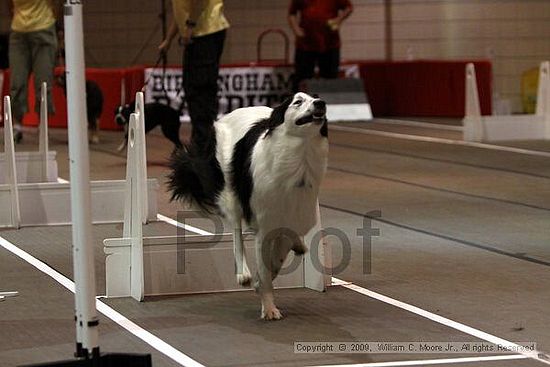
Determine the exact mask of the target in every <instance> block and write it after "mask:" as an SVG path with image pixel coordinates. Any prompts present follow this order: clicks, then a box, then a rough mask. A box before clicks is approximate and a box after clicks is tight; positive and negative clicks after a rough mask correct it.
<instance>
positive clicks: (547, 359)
mask: <svg viewBox="0 0 550 367" xmlns="http://www.w3.org/2000/svg"><path fill="white" fill-rule="evenodd" d="M161 217H162V218H164V219H161ZM159 219H160V220H163V221H165V222H166V223H169V224H172V225H174V226H178V225H179V226H184V225H183V224H181V223H178V222H177V221H175V220H174V219H171V218H168V217H166V216H164V215H162V216H161V215H159ZM183 228H185V227H183ZM186 229H188V228H186ZM188 230H189V231H191V232H193V230H191V229H188ZM200 231H201V232H202V233H199V234H205V235H208V236H212V235H213V233H210V232H207V231H204V230H202V229H201V230H200ZM195 233H198V232H195ZM331 282H332V284H334V285H339V286H342V287H344V288H347V289H349V290H352V291H354V292H357V293H360V294H362V295H364V296H367V297H371V298H374V299H376V300H378V301H381V302H384V303H387V304H389V305H392V306H395V307H398V308H401V309H403V310H405V311H409V312H412V313H414V314H416V315H418V316H422V317H424V318H427V319H429V320H432V321H434V322H437V323H439V324H442V325H445V326H447V327H450V328H452V329H455V330H458V331H461V332H463V333H465V334H469V335H472V336H475V337H477V338H479V339H482V340H485V341H488V342H490V343H493V344H500V345H502V346H505V347H509V348H514V349H519V350H522V349H523V348H521V346H520V345H518V344H516V343H513V342H511V341H508V340H506V339H502V338H499V337H498V336H494V335H491V334H488V333H486V332H484V331H481V330H477V329H474V328H473V327H470V326H467V325H464V324H461V323H459V322H456V321H453V320H451V319H448V318H446V317H443V316H439V315H436V314H434V313H432V312H429V311H426V310H424V309H422V308H419V307H416V306H413V305H409V304H408V303H405V302H401V301H398V300H396V299H393V298H391V297H388V296H384V295H383V294H380V293H376V292H374V291H371V290H368V289H366V288H363V287H360V286H358V285H355V284H353V283H350V282H347V281H345V280H342V279H338V278H335V277H332V279H331ZM519 353H520V354H521V355H523V356H525V358H531V359H534V360H537V361H539V362H542V363H546V364H549V365H550V356H548V355H546V354H544V353H542V352H539V351H532V352H531V351H523V350H522V351H520V352H519Z"/></svg>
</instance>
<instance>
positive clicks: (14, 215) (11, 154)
mask: <svg viewBox="0 0 550 367" xmlns="http://www.w3.org/2000/svg"><path fill="white" fill-rule="evenodd" d="M4 150H5V157H6V158H5V159H6V171H7V172H6V173H7V174H6V183H7V184H8V185H9V186H10V198H11V223H12V226H13V227H15V228H19V227H21V209H20V207H19V187H18V186H17V169H16V167H15V147H14V144H13V122H12V119H11V101H10V97H9V96H5V97H4Z"/></svg>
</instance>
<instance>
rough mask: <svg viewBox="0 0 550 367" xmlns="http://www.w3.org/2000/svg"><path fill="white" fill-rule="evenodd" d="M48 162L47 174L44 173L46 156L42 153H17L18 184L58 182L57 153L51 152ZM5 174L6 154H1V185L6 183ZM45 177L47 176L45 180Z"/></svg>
mask: <svg viewBox="0 0 550 367" xmlns="http://www.w3.org/2000/svg"><path fill="white" fill-rule="evenodd" d="M46 161H47V163H46V164H47V165H48V169H47V173H43V172H42V167H43V165H44V155H43V154H42V153H40V152H16V153H15V168H16V170H17V182H19V183H36V182H56V181H57V177H58V176H59V175H58V170H57V152H56V151H49V152H48V155H47V158H46ZM5 172H7V164H6V154H5V153H0V184H5V183H6V176H5ZM44 176H46V177H45V179H44Z"/></svg>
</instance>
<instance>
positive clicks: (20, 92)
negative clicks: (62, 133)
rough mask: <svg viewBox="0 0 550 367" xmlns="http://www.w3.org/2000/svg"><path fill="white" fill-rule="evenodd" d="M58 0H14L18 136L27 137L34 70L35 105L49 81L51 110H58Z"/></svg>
mask: <svg viewBox="0 0 550 367" xmlns="http://www.w3.org/2000/svg"><path fill="white" fill-rule="evenodd" d="M60 5H61V4H60V1H58V0H12V2H10V13H11V14H12V22H11V33H10V40H9V63H10V70H11V74H10V96H11V100H12V113H13V118H14V126H15V127H14V128H15V134H14V139H15V142H16V143H19V142H20V141H21V139H22V138H23V134H22V132H21V120H22V118H23V115H24V114H25V113H26V112H27V111H28V105H27V83H28V80H29V75H30V73H31V72H33V73H34V88H35V97H36V99H35V100H36V102H35V109H36V111H38V110H39V108H40V85H41V84H42V82H46V83H47V84H48V111H49V113H54V105H53V101H52V86H53V69H54V66H55V60H56V52H57V33H56V30H55V21H56V15H58V14H59V10H60V8H61V6H60Z"/></svg>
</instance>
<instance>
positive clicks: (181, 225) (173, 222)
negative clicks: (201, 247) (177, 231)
mask: <svg viewBox="0 0 550 367" xmlns="http://www.w3.org/2000/svg"><path fill="white" fill-rule="evenodd" d="M157 219H158V220H161V221H163V222H166V223H168V224H171V225H173V226H175V227H179V228H183V229H185V230H187V231H189V232H193V233H197V234H201V235H203V236H213V235H214V233H210V232H208V231H205V230H203V229H200V228H197V227H193V226H191V225H189V224H184V223H180V222H178V221H176V220H174V219H172V218H169V217H167V216H165V215H162V214H157Z"/></svg>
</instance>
